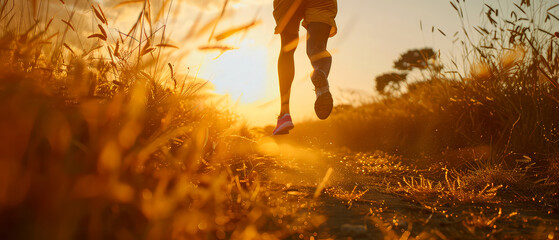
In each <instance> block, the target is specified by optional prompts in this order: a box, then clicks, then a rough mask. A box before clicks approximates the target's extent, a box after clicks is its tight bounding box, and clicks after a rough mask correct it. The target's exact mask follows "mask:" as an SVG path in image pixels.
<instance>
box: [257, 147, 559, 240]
mask: <svg viewBox="0 0 559 240" xmlns="http://www.w3.org/2000/svg"><path fill="white" fill-rule="evenodd" d="M259 148H260V149H261V151H263V152H267V153H268V154H274V155H276V156H279V158H277V159H278V161H277V162H276V163H275V165H274V166H271V167H269V168H266V171H265V172H264V173H263V175H264V176H265V177H266V178H267V179H269V180H270V181H272V182H275V183H277V184H284V185H286V186H287V189H286V190H285V192H286V194H293V193H300V195H303V196H305V198H307V199H312V197H313V194H314V192H315V191H316V189H317V186H318V185H319V183H320V182H321V181H323V180H324V178H325V176H326V173H327V172H328V169H329V168H332V170H333V171H332V174H331V175H330V176H329V178H328V181H327V182H328V183H327V188H326V189H325V190H323V191H322V193H321V195H320V197H319V198H318V200H317V203H316V208H314V210H313V211H316V213H317V214H322V215H324V216H326V217H327V220H326V222H324V223H323V224H322V225H320V226H319V227H318V229H316V230H315V232H316V233H317V236H316V239H328V238H330V239H382V238H383V237H387V236H388V237H389V238H400V237H402V236H403V237H404V238H403V239H406V236H414V237H417V236H418V235H421V236H425V237H427V236H431V237H434V238H438V239H457V238H458V239H477V238H480V237H482V238H503V237H507V238H510V237H513V238H519V237H520V238H534V237H535V238H537V239H547V238H549V239H553V238H554V237H559V216H558V215H557V214H551V215H550V214H548V213H547V212H546V209H534V208H532V207H531V206H526V205H522V204H520V205H519V204H516V205H515V204H508V205H504V204H502V203H501V204H489V203H487V204H463V203H461V204H455V203H451V204H449V203H448V202H446V203H441V204H438V200H437V199H436V197H435V198H434V199H431V200H428V201H429V203H428V204H427V203H422V202H418V201H416V200H413V199H410V198H404V197H402V196H398V195H396V194H392V193H388V192H385V190H384V189H383V188H381V187H379V185H380V184H379V182H380V181H383V179H379V177H377V176H373V175H367V174H359V173H356V171H355V166H354V165H352V164H348V163H347V161H346V162H344V158H343V157H342V156H330V155H328V154H327V153H324V152H320V151H318V150H315V149H310V148H304V147H299V146H297V145H296V144H295V143H293V142H291V141H290V140H289V139H288V138H273V139H272V138H270V139H264V140H263V141H261V142H260V143H259ZM497 209H500V210H497ZM293 238H294V239H297V236H294V237H293Z"/></svg>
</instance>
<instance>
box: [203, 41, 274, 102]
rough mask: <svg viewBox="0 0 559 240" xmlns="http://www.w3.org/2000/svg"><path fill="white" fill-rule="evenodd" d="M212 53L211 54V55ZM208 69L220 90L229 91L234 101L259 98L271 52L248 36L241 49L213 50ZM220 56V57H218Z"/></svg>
mask: <svg viewBox="0 0 559 240" xmlns="http://www.w3.org/2000/svg"><path fill="white" fill-rule="evenodd" d="M210 55H211V56H210ZM208 56H209V57H211V58H212V59H211V60H210V61H208V62H206V65H207V67H206V72H208V73H211V75H210V76H208V80H210V81H211V82H212V83H213V84H214V85H215V88H216V92H217V93H219V94H229V95H230V96H231V98H232V100H233V101H237V100H239V101H240V103H251V102H255V101H257V100H259V99H261V98H263V97H265V96H264V94H265V89H266V76H267V72H266V71H267V60H268V53H267V50H266V48H265V47H263V46H258V45H257V44H256V43H255V41H254V40H245V41H243V42H242V43H241V45H240V46H239V47H238V49H235V50H230V51H227V52H224V53H217V54H216V53H214V54H209V55H208ZM216 56H217V57H216Z"/></svg>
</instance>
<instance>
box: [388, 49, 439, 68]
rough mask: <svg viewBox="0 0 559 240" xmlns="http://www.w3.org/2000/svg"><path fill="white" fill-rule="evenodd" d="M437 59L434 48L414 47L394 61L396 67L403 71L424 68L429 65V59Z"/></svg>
mask: <svg viewBox="0 0 559 240" xmlns="http://www.w3.org/2000/svg"><path fill="white" fill-rule="evenodd" d="M431 59H432V60H437V55H436V54H435V51H433V49H432V48H423V49H412V50H408V51H407V52H405V53H403V54H401V55H400V58H399V59H398V60H397V61H395V62H394V68H395V69H398V70H401V71H411V70H413V69H414V68H417V69H419V70H424V69H427V68H428V67H429V60H431Z"/></svg>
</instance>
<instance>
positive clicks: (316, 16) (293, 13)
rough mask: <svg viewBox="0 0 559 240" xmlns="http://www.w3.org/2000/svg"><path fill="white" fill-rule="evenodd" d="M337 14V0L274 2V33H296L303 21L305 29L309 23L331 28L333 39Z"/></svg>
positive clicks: (276, 0) (279, 0)
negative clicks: (318, 23) (324, 24)
mask: <svg viewBox="0 0 559 240" xmlns="http://www.w3.org/2000/svg"><path fill="white" fill-rule="evenodd" d="M337 14H338V2H337V0H274V18H275V19H276V24H277V25H276V31H275V33H276V34H280V33H282V32H289V33H298V32H299V23H300V22H301V20H303V27H305V28H306V27H307V25H308V24H309V23H311V22H321V23H326V24H328V25H330V26H332V28H331V30H330V37H333V36H334V35H336V33H337V32H338V27H337V26H336V21H335V18H336V15H337Z"/></svg>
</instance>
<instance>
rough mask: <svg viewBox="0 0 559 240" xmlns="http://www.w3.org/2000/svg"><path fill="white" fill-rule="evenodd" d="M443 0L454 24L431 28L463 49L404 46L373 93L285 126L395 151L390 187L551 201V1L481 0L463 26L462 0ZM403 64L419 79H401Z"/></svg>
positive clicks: (319, 140) (557, 106)
mask: <svg viewBox="0 0 559 240" xmlns="http://www.w3.org/2000/svg"><path fill="white" fill-rule="evenodd" d="M450 4H452V6H453V7H454V8H455V10H456V12H457V15H458V16H459V17H460V18H461V20H462V22H463V23H464V25H463V28H462V29H461V30H459V31H457V32H456V33H454V34H446V33H444V32H442V31H440V32H439V31H437V29H436V27H433V28H432V31H433V33H434V34H443V35H444V36H447V37H448V38H451V39H449V40H451V41H453V42H454V43H456V44H457V45H458V47H459V49H461V50H462V51H463V54H462V56H463V59H452V60H450V61H448V62H445V63H442V62H441V60H440V56H439V53H437V52H436V51H433V50H432V49H430V48H424V49H414V50H409V51H407V52H405V53H403V54H402V55H401V57H400V58H399V59H397V60H396V61H395V62H394V68H395V70H396V71H394V72H389V73H385V74H382V75H379V76H378V77H376V78H375V80H376V89H377V91H378V92H379V93H380V94H381V96H382V97H380V98H377V100H375V101H371V102H369V103H363V104H361V105H359V106H350V105H341V106H337V108H336V109H334V113H333V116H332V118H331V119H329V120H327V121H324V122H307V123H304V124H299V125H298V126H297V128H298V131H295V134H296V135H297V137H298V139H299V141H300V142H305V143H309V144H313V145H316V144H319V145H321V146H324V147H329V148H331V147H334V148H336V147H337V148H339V149H346V150H351V151H361V152H370V153H371V152H372V153H374V152H375V151H382V152H384V153H387V154H389V155H396V156H400V157H401V159H400V160H399V162H400V163H401V164H404V165H405V166H406V168H413V171H411V170H410V171H409V172H405V171H398V170H394V171H390V174H388V176H387V177H389V178H391V179H393V180H392V181H391V183H392V184H393V185H391V186H392V188H391V189H392V191H394V192H397V193H400V194H403V195H405V196H408V197H410V198H414V199H415V198H420V199H422V198H425V197H427V196H429V197H440V198H451V199H455V200H458V201H460V202H477V201H481V202H487V201H489V202H490V201H505V202H509V201H513V202H529V203H531V204H532V203H533V204H534V205H535V206H540V207H542V208H548V209H555V210H550V211H557V208H558V206H559V205H558V204H559V174H558V173H559V171H558V169H559V153H558V150H559V132H558V127H559V126H558V123H557V119H559V111H558V110H559V100H558V99H559V83H558V76H559V51H558V50H559V38H558V37H559V33H557V32H555V31H557V29H556V28H555V27H554V26H557V24H558V23H559V19H558V18H557V14H558V12H559V7H558V5H551V4H549V5H546V4H545V3H539V2H538V3H530V1H517V2H515V3H514V4H513V6H512V8H511V9H509V10H508V12H507V11H505V10H503V9H499V6H498V5H497V4H494V5H491V3H488V4H486V5H485V20H484V22H483V23H480V24H479V25H474V26H471V27H469V26H470V25H471V23H467V22H466V19H465V17H464V10H463V9H464V6H465V5H464V4H467V3H465V2H463V1H451V2H450ZM413 69H416V70H415V71H416V73H418V74H416V75H418V76H420V79H419V80H417V79H416V80H414V81H409V78H408V77H407V76H408V73H409V72H410V71H411V70H413ZM311 136H312V137H311ZM400 163H399V164H400ZM387 164H389V165H391V166H392V165H394V163H387ZM365 168H366V167H365ZM366 169H368V168H366ZM374 169H378V167H377V166H375V167H374ZM396 169H398V168H396ZM371 174H378V172H376V170H375V171H372V173H371ZM390 175H393V176H392V177H391V176H390ZM432 199H433V198H432ZM435 199H436V198H435Z"/></svg>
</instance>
